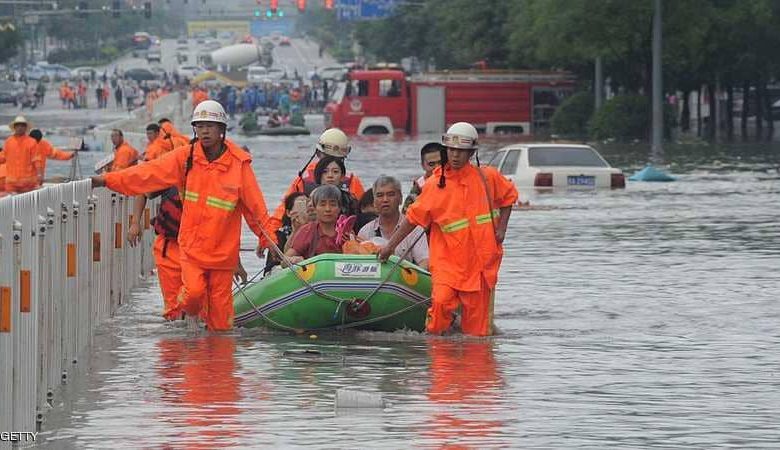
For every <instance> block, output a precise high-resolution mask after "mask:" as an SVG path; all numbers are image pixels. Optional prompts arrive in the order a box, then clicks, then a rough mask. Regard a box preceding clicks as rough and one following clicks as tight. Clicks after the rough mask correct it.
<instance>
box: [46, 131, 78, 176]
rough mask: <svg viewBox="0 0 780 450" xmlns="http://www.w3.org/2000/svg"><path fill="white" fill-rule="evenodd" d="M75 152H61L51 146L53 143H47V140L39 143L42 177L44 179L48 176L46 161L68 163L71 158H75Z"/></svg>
mask: <svg viewBox="0 0 780 450" xmlns="http://www.w3.org/2000/svg"><path fill="white" fill-rule="evenodd" d="M73 155H74V152H66V151H63V150H60V149H58V148H55V147H54V146H53V145H51V142H49V141H47V140H46V139H41V140H40V141H39V142H38V157H39V158H40V160H41V163H40V167H39V170H40V176H41V178H43V177H44V176H45V175H46V160H47V159H56V160H59V161H67V160H69V159H71V158H73Z"/></svg>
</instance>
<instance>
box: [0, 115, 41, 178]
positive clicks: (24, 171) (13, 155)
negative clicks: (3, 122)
mask: <svg viewBox="0 0 780 450" xmlns="http://www.w3.org/2000/svg"><path fill="white" fill-rule="evenodd" d="M27 125H28V124H27V119H25V118H24V117H22V116H16V118H15V119H14V121H13V122H11V125H10V126H9V127H10V128H11V130H13V132H14V134H12V135H11V136H9V137H8V138H7V139H6V140H5V144H3V150H2V151H0V163H5V166H6V176H5V190H6V191H8V192H14V193H20V192H29V191H32V190H34V189H36V188H37V187H38V186H39V184H40V178H39V173H40V171H41V170H40V167H41V157H40V155H39V154H38V151H37V149H38V142H37V141H36V140H35V139H33V138H31V137H30V136H28V135H27Z"/></svg>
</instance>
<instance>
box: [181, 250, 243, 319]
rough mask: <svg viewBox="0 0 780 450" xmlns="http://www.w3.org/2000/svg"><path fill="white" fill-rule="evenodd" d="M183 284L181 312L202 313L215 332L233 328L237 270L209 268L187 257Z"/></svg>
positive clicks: (184, 261) (183, 267)
mask: <svg viewBox="0 0 780 450" xmlns="http://www.w3.org/2000/svg"><path fill="white" fill-rule="evenodd" d="M181 279H182V282H183V286H182V289H181V291H180V292H179V295H178V296H177V305H176V309H175V310H174V311H172V313H173V314H177V313H178V312H180V311H184V312H185V313H187V315H190V316H195V315H198V316H200V317H201V318H203V319H204V320H205V321H206V326H207V327H208V329H209V330H211V331H227V330H230V329H232V328H233V317H234V312H233V270H232V269H230V270H218V269H205V268H203V267H200V266H198V265H195V264H193V263H191V262H189V261H187V260H182V261H181Z"/></svg>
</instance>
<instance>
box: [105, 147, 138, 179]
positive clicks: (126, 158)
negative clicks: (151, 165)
mask: <svg viewBox="0 0 780 450" xmlns="http://www.w3.org/2000/svg"><path fill="white" fill-rule="evenodd" d="M137 162H138V150H136V149H134V148H133V147H131V146H130V144H128V143H127V142H122V143H121V144H120V145H119V147H117V148H116V149H115V150H114V162H113V163H112V164H111V172H114V171H117V170H122V169H126V168H128V167H130V166H132V165H135V164H136V163H137Z"/></svg>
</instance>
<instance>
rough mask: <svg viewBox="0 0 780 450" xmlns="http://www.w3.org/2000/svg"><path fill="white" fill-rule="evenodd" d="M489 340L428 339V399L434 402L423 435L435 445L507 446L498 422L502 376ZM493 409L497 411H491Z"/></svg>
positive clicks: (500, 421) (502, 424)
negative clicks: (429, 362) (435, 443)
mask: <svg viewBox="0 0 780 450" xmlns="http://www.w3.org/2000/svg"><path fill="white" fill-rule="evenodd" d="M494 351H495V348H494V343H493V342H492V340H480V341H459V340H458V341H451V340H443V339H435V338H432V339H430V341H429V342H428V354H429V356H430V360H431V365H430V378H431V387H430V390H429V391H428V399H429V400H430V401H432V402H434V403H435V404H436V407H435V408H434V411H433V412H432V414H431V417H430V419H429V425H428V426H427V427H426V435H427V437H428V438H430V439H433V440H435V441H436V442H437V444H439V445H443V446H446V447H449V446H450V445H451V444H464V443H468V442H470V441H473V442H479V443H480V445H501V444H505V445H508V444H509V442H508V441H505V440H502V439H501V434H502V429H503V427H504V426H505V422H504V420H500V419H496V417H497V416H498V415H499V414H500V410H501V409H503V405H502V404H501V403H502V402H501V389H502V387H503V384H504V383H503V380H502V376H501V373H500V371H499V368H498V365H497V364H496V360H495V356H494ZM497 413H498V414H497Z"/></svg>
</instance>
